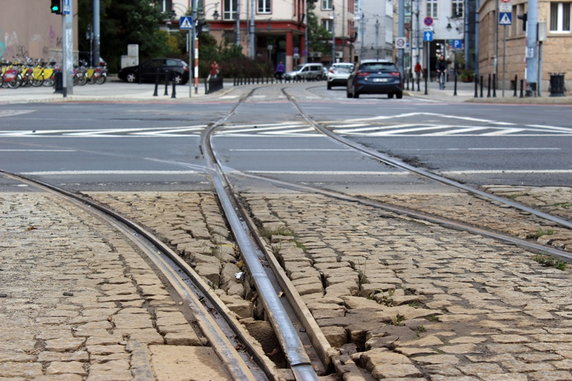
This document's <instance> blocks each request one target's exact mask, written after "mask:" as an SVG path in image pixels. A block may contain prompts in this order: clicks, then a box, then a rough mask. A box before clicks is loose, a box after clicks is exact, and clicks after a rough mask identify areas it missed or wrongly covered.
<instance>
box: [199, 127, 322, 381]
mask: <svg viewBox="0 0 572 381" xmlns="http://www.w3.org/2000/svg"><path fill="white" fill-rule="evenodd" d="M220 124H221V123H215V124H214V125H212V126H210V127H208V128H207V129H206V130H205V131H204V133H203V134H202V138H201V141H202V143H201V145H202V149H203V150H204V155H205V159H206V161H207V167H208V168H209V171H208V172H209V174H210V175H211V179H212V181H213V184H214V186H215V189H216V192H217V196H218V197H219V201H220V203H221V206H222V208H223V210H224V212H225V216H226V218H227V221H228V222H229V224H230V226H231V229H232V232H233V234H234V236H235V239H236V242H237V244H238V246H239V248H240V250H241V252H242V255H243V258H244V261H245V263H246V265H247V267H248V270H249V273H250V275H251V276H252V279H253V281H254V283H255V285H256V289H257V291H258V293H259V295H260V299H261V301H262V303H263V305H264V307H265V311H266V312H267V313H268V318H269V320H270V322H271V324H272V326H273V327H274V329H275V333H276V336H277V338H278V340H279V342H280V345H281V347H282V349H283V351H284V354H285V355H286V358H287V359H288V363H289V366H290V368H291V370H292V372H293V374H294V377H295V378H296V379H297V380H318V375H317V374H316V370H315V369H314V367H313V366H312V361H311V359H310V358H309V356H308V354H307V352H306V348H305V347H304V344H303V343H302V341H301V339H300V337H299V334H298V331H297V330H296V328H295V327H294V324H293V323H292V321H291V320H290V317H289V316H288V313H287V311H286V309H285V307H284V305H283V304H282V303H283V302H282V301H281V300H280V297H279V296H278V293H279V290H278V289H277V288H276V286H275V285H274V284H273V283H272V281H271V280H270V277H269V276H268V274H267V272H266V270H265V269H264V267H263V265H262V263H261V261H260V259H261V258H264V257H265V256H264V253H263V252H262V251H261V250H260V248H259V247H258V245H257V243H256V241H255V239H254V238H253V236H252V234H251V232H250V229H249V228H248V226H247V224H246V223H245V220H244V218H243V217H241V216H240V215H239V212H238V211H239V207H238V205H236V203H235V200H234V197H233V195H232V191H231V186H230V183H229V181H228V179H227V177H226V175H225V171H224V170H223V168H222V166H221V165H220V163H219V161H218V160H217V158H216V155H215V153H214V150H213V147H212V140H211V139H212V134H213V133H214V131H215V130H216V129H217V128H218V127H219V126H220Z"/></svg>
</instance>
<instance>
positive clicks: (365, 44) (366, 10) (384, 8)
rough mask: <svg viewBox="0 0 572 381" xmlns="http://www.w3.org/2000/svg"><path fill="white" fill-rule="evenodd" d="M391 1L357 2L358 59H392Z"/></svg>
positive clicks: (368, 0)
mask: <svg viewBox="0 0 572 381" xmlns="http://www.w3.org/2000/svg"><path fill="white" fill-rule="evenodd" d="M393 9H394V4H393V0H359V3H358V10H357V12H356V25H357V28H358V38H357V41H356V43H355V45H356V51H357V53H358V54H357V55H358V56H359V57H360V59H368V58H379V59H388V60H392V59H393V53H394V51H393V36H394V33H393V31H394V22H393V15H394V10H393Z"/></svg>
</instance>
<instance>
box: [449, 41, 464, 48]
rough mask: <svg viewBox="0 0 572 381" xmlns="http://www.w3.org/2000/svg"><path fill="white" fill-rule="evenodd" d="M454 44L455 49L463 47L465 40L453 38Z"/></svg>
mask: <svg viewBox="0 0 572 381" xmlns="http://www.w3.org/2000/svg"><path fill="white" fill-rule="evenodd" d="M452 46H453V49H462V48H463V40H453V43H452Z"/></svg>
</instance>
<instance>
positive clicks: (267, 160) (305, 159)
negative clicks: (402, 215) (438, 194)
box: [0, 83, 572, 193]
mask: <svg viewBox="0 0 572 381" xmlns="http://www.w3.org/2000/svg"><path fill="white" fill-rule="evenodd" d="M281 87H284V86H276V87H271V88H266V89H263V90H260V91H257V92H256V93H255V94H254V96H253V97H252V98H251V99H250V100H249V101H248V102H247V103H246V104H244V105H242V106H241V107H240V108H239V109H238V110H237V113H236V114H235V115H234V116H233V117H232V118H230V119H229V120H228V121H227V122H226V124H225V127H224V129H222V130H220V131H219V133H218V134H217V137H216V138H215V140H214V142H215V148H216V149H217V151H218V154H219V157H221V158H222V159H223V160H224V162H225V165H227V166H228V167H230V168H234V169H237V170H240V171H247V172H249V173H252V174H256V175H260V176H266V177H271V178H276V179H285V180H288V181H295V182H302V183H312V184H318V185H321V186H325V187H331V188H334V189H340V190H346V191H352V192H356V193H361V192H384V191H390V192H394V191H400V192H405V191H419V190H423V189H424V190H427V189H437V188H439V186H436V185H434V184H431V183H430V182H428V181H426V180H423V179H419V178H417V177H415V176H411V175H407V174H405V173H403V172H402V171H400V170H397V169H394V168H391V167H388V166H387V165H384V164H381V163H379V162H377V161H375V160H372V159H370V158H365V157H363V156H362V155H360V154H358V153H355V152H352V151H350V150H348V149H347V148H345V147H343V146H341V145H339V144H338V143H335V142H333V141H331V140H330V139H328V138H326V137H324V136H321V135H319V134H317V133H316V132H315V131H313V130H312V129H310V128H309V127H308V126H307V125H305V124H304V121H303V119H302V118H301V117H300V115H299V113H298V111H297V110H296V109H295V108H294V107H293V106H292V105H291V104H290V103H289V102H288V100H287V98H286V96H285V95H284V94H283V93H282V92H281V91H280V88H281ZM287 91H288V93H289V94H290V95H291V96H293V97H294V98H295V99H296V100H297V101H298V102H299V104H300V105H301V107H302V108H303V109H304V110H305V111H306V112H307V113H309V114H310V115H311V116H312V118H313V119H314V120H316V121H319V122H321V123H323V124H324V125H326V126H327V127H328V128H331V129H332V130H334V131H336V132H337V133H340V134H343V135H344V136H346V137H349V138H351V139H355V140H356V141H358V142H360V143H362V144H364V145H367V146H369V147H374V148H376V149H378V150H380V151H383V152H387V153H390V154H392V155H394V156H397V157H399V158H402V159H404V160H406V161H408V162H410V163H417V164H421V165H423V166H425V167H427V168H430V169H432V170H435V171H437V172H440V173H443V174H445V175H447V176H449V177H452V178H455V179H458V180H461V181H465V182H469V183H472V184H477V185H479V184H513V185H523V184H525V185H562V186H570V185H572V123H571V122H570V121H571V120H572V108H570V107H569V106H556V105H488V104H485V105H484V104H466V103H454V104H452V103H446V102H435V101H428V100H427V99H420V98H417V97H404V99H402V100H396V99H391V100H390V99H387V98H386V97H385V96H375V95H373V96H363V97H361V98H360V99H346V98H345V90H344V89H343V88H336V89H334V90H333V91H327V90H326V89H325V84H323V83H322V84H316V85H300V84H298V85H294V86H292V87H290V88H289V89H287ZM237 99H238V97H234V96H224V97H220V98H218V99H208V100H207V99H205V100H204V101H203V100H200V101H195V102H193V103H192V104H185V103H164V102H157V101H153V100H148V101H142V102H129V103H126V102H108V103H105V102H98V103H93V102H76V103H55V104H51V103H30V104H19V105H0V168H2V169H4V170H8V171H12V172H20V173H25V174H29V175H33V176H36V177H38V178H41V179H43V180H45V181H47V182H50V183H54V184H59V185H64V186H67V187H69V188H78V189H90V190H121V189H149V190H153V189H166V190H169V189H207V188H209V187H210V185H209V183H208V178H207V176H206V175H205V174H204V171H203V170H204V161H203V158H202V153H201V148H200V133H201V131H202V130H203V129H204V127H205V125H207V124H208V123H210V122H212V121H213V120H216V119H218V118H220V117H222V116H223V115H224V114H225V113H226V112H227V111H229V110H230V109H231V108H232V106H233V104H234V102H235V101H236V100H237ZM261 184H262V183H259V182H258V181H256V180H252V179H243V180H241V186H243V187H244V188H245V189H249V188H253V187H256V188H257V189H260V186H261ZM264 186H267V188H268V189H272V186H270V185H268V184H266V185H264Z"/></svg>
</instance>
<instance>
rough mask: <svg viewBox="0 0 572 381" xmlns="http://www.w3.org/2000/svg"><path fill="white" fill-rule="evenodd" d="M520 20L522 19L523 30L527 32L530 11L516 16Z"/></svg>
mask: <svg viewBox="0 0 572 381" xmlns="http://www.w3.org/2000/svg"><path fill="white" fill-rule="evenodd" d="M516 17H517V18H518V19H519V20H522V30H523V31H525V32H526V22H527V20H528V13H523V14H521V15H518V16H516Z"/></svg>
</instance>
